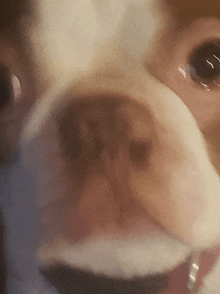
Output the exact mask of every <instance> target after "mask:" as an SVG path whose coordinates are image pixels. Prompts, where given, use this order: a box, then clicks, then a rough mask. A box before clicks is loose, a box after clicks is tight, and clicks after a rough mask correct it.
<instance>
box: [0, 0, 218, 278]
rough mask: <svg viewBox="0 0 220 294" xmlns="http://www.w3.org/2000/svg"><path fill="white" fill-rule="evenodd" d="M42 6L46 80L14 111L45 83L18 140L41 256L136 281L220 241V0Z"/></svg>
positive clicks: (34, 18) (29, 27)
mask: <svg viewBox="0 0 220 294" xmlns="http://www.w3.org/2000/svg"><path fill="white" fill-rule="evenodd" d="M34 8H35V9H34V11H32V12H31V13H30V14H29V16H28V17H27V18H24V19H23V20H22V22H21V30H22V31H23V32H25V42H26V44H28V48H29V50H28V53H27V55H28V56H29V57H30V60H31V61H30V62H31V66H32V67H33V65H34V70H33V77H34V78H33V80H31V83H28V81H29V80H28V78H27V76H26V77H25V78H24V79H23V80H24V85H27V87H25V86H24V87H23V89H22V90H23V93H24V94H23V96H22V95H21V96H19V97H20V101H19V99H18V102H16V101H15V102H14V109H15V110H14V111H15V112H18V111H20V110H19V109H23V105H24V102H23V104H22V101H26V100H25V99H29V98H25V97H27V96H29V95H27V93H30V91H31V90H30V89H31V86H30V84H31V85H33V84H35V85H37V87H38V89H39V92H40V95H39V97H40V98H39V97H38V96H37V95H36V94H35V92H34V94H33V95H31V96H32V99H31V100H29V101H31V102H30V104H31V105H32V106H33V108H32V110H31V111H30V112H28V111H27V108H25V111H26V112H28V115H27V116H25V117H28V118H27V119H26V120H25V123H24V124H23V127H21V128H20V129H19V130H20V131H19V132H17V133H16V135H17V134H18V133H19V136H20V138H21V139H20V145H19V146H20V149H21V158H22V163H23V164H24V166H25V168H28V171H29V172H30V173H32V175H34V177H35V179H36V184H37V187H38V191H39V193H38V205H39V207H40V208H39V209H40V210H41V211H43V224H44V234H43V235H44V236H43V239H42V245H41V250H40V258H41V260H42V262H43V264H44V265H50V264H52V263H54V262H56V263H57V262H58V263H59V262H65V263H66V264H68V265H70V266H73V267H77V268H81V269H85V270H92V271H93V272H95V273H99V274H100V273H101V274H106V275H108V276H116V277H125V278H130V277H134V276H137V275H138V276H146V275H150V274H158V273H164V272H167V271H169V270H171V269H172V268H174V267H176V266H177V265H178V264H180V263H182V262H184V261H185V259H186V258H187V257H188V256H189V255H190V254H191V252H192V250H194V249H196V250H197V249H198V250H204V249H205V248H209V247H213V246H216V245H218V243H219V240H220V183H219V172H220V158H219V154H220V153H219V152H220V150H219V148H220V144H219V139H220V118H219V114H220V102H219V93H220V89H219V87H220V39H219V33H220V20H219V17H220V8H219V2H218V1H217V0H216V1H215V0H213V1H211V3H210V1H207V3H206V1H204V2H202V3H198V1H181V0H179V1H164V2H163V3H162V2H160V1H151V0H143V1H141V0H140V1H135V2H134V1H129V0H127V1H126V0H124V1H119V2H118V1H102V2H99V1H89V0H88V1H87V0H83V1H80V2H76V1H67V0H65V1H50V0H49V1H43V0H38V1H37V3H35V6H34ZM30 49H31V50H30ZM18 51H19V50H18ZM6 55H7V54H6ZM27 63H28V64H29V62H27ZM14 64H17V63H16V62H15V63H14ZM14 64H13V66H14ZM22 64H23V63H22ZM27 66H29V65H27ZM17 67H18V68H19V69H20V68H21V67H20V66H17ZM20 71H21V72H22V73H25V69H22V70H21V69H20ZM15 74H16V72H15ZM24 76H25V74H24ZM21 77H22V74H21ZM20 80H21V83H22V78H20ZM33 97H34V98H33ZM35 97H37V98H36V99H35ZM25 103H26V102H25ZM21 105H22V106H21ZM8 107H9V108H10V106H8ZM6 110H7V107H6ZM6 110H4V112H3V116H4V117H5V119H6V118H7V111H6ZM23 118H24V115H22V116H21V118H18V119H17V121H16V123H18V122H19V121H21V120H22V119H23ZM13 128H14V126H12V125H10V126H9V127H8V129H9V130H11V129H13ZM8 137H9V139H11V137H12V136H11V135H10V134H9V136H8ZM15 141H16V140H15Z"/></svg>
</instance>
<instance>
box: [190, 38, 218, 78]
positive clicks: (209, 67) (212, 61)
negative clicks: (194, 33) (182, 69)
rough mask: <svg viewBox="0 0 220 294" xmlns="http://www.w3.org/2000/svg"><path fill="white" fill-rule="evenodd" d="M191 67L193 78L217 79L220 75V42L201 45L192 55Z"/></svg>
mask: <svg viewBox="0 0 220 294" xmlns="http://www.w3.org/2000/svg"><path fill="white" fill-rule="evenodd" d="M189 67H190V75H191V77H192V79H194V80H198V79H200V80H208V81H213V80H215V79H216V78H217V77H218V76H219V75H220V43H219V44H216V43H214V42H212V43H206V44H203V45H202V46H200V47H199V48H198V49H197V50H196V51H194V53H193V54H192V56H191V57H190V60H189Z"/></svg>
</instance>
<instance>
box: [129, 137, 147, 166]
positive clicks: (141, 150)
mask: <svg viewBox="0 0 220 294" xmlns="http://www.w3.org/2000/svg"><path fill="white" fill-rule="evenodd" d="M151 150H152V141H151V140H144V141H132V142H131V143H130V147H129V156H130V159H131V160H132V162H133V163H135V164H137V165H142V164H146V163H147V164H148V163H149V156H150V153H151Z"/></svg>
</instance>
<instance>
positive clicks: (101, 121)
mask: <svg viewBox="0 0 220 294" xmlns="http://www.w3.org/2000/svg"><path fill="white" fill-rule="evenodd" d="M132 103H133V104H134V102H131V101H129V98H127V97H124V96H120V95H115V94H114V95H113V94H102V95H95V96H90V97H80V99H76V101H73V102H72V103H70V105H68V106H67V107H65V109H64V110H62V114H61V115H60V118H59V119H58V128H59V135H60V142H61V145H62V150H63V151H64V154H65V156H67V157H68V159H71V160H73V161H79V162H81V163H83V165H84V167H85V164H86V163H87V164H91V163H95V162H97V161H99V160H102V157H103V154H105V156H107V157H108V158H109V159H110V160H114V159H115V158H116V157H117V156H118V154H119V152H120V150H123V154H124V155H125V156H126V157H127V159H128V160H129V161H131V163H133V164H135V165H137V166H147V162H148V159H149V157H150V153H151V149H152V140H151V138H150V136H149V134H148V133H149V132H148V125H147V122H146V123H143V124H142V123H140V122H139V123H138V120H141V118H140V117H141V115H143V116H144V113H143V114H141V112H143V111H140V109H139V110H138V107H139V106H138V105H131V104H132ZM135 109H136V112H137V113H139V118H138V117H137V116H138V115H137V116H136V118H135V114H134V112H135ZM131 112H133V113H132V114H131ZM131 117H132V118H131ZM134 120H136V121H134ZM138 124H139V125H142V128H143V129H144V128H145V129H146V134H144V132H142V134H139V136H138V131H135V130H134V128H135V125H138ZM139 133H141V132H140V131H139Z"/></svg>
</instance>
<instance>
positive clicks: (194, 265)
mask: <svg viewBox="0 0 220 294" xmlns="http://www.w3.org/2000/svg"><path fill="white" fill-rule="evenodd" d="M199 260H200V253H199V252H198V251H197V252H193V253H192V255H191V258H190V263H189V275H188V283H187V288H188V290H189V294H196V293H198V291H199V288H198V286H197V285H196V278H197V273H198V271H199Z"/></svg>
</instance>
